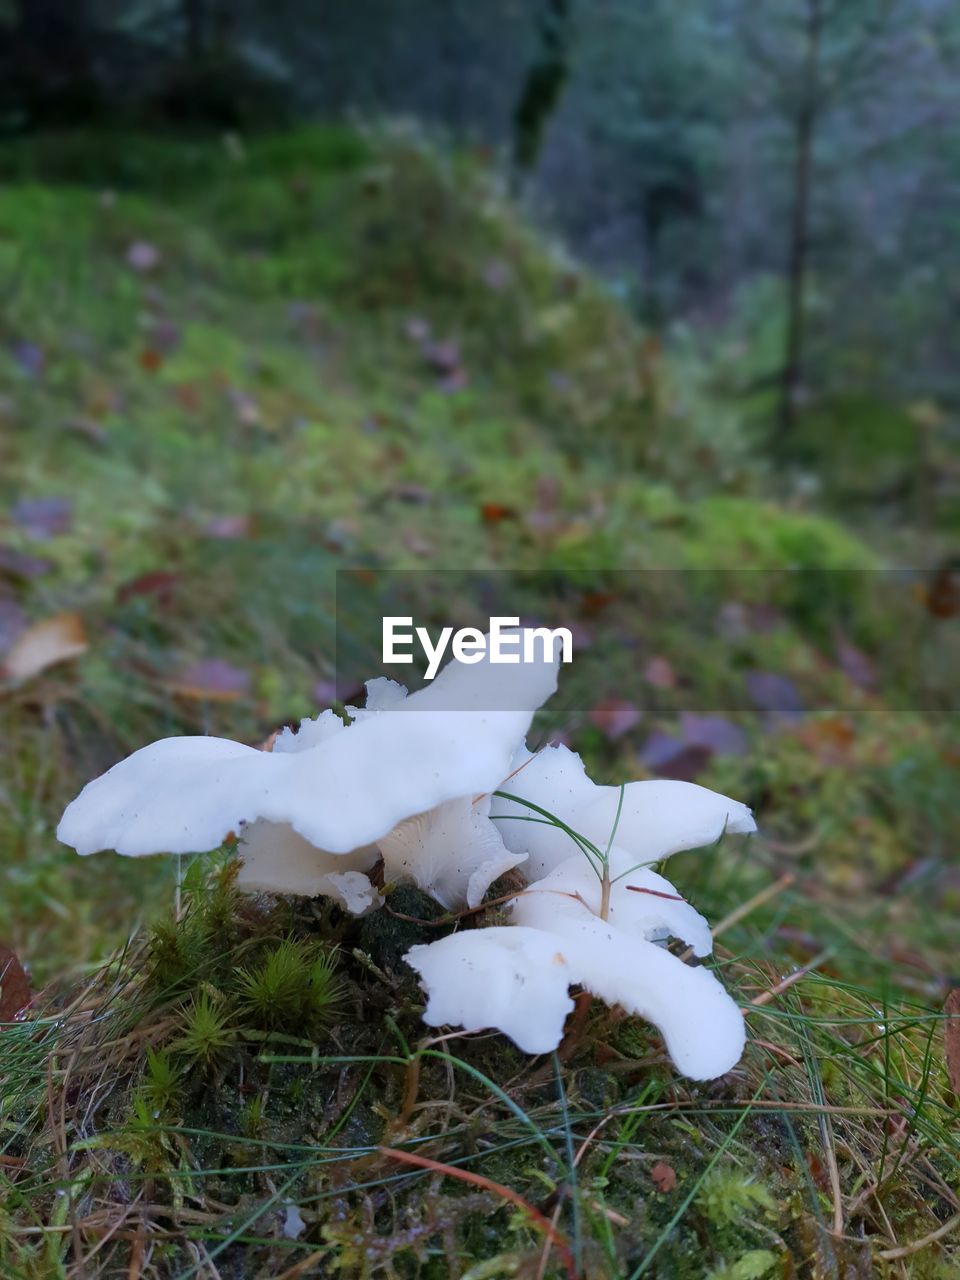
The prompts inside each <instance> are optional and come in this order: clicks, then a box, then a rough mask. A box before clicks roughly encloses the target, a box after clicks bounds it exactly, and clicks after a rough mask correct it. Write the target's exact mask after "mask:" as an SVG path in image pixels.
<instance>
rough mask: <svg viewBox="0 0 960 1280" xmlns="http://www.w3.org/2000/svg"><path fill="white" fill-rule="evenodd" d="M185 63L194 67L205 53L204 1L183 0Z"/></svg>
mask: <svg viewBox="0 0 960 1280" xmlns="http://www.w3.org/2000/svg"><path fill="white" fill-rule="evenodd" d="M183 25H184V30H185V32H186V37H187V39H186V55H187V61H188V62H189V63H191V64H193V65H194V66H195V65H196V64H197V63H199V62H200V60H201V59H202V58H203V55H204V54H205V53H206V48H207V41H206V5H205V3H204V0H183Z"/></svg>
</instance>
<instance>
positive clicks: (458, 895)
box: [380, 796, 526, 908]
mask: <svg viewBox="0 0 960 1280" xmlns="http://www.w3.org/2000/svg"><path fill="white" fill-rule="evenodd" d="M489 812H490V797H489V796H483V797H481V798H480V799H479V800H476V801H474V800H472V799H471V798H470V797H469V796H465V797H462V798H461V799H459V800H449V801H447V803H446V804H442V805H439V806H438V807H437V808H436V809H433V810H431V812H430V813H420V814H417V816H416V817H414V818H408V819H407V820H406V822H401V823H400V824H399V825H398V826H396V827H394V829H393V830H392V831H391V832H390V833H389V835H387V836H385V837H384V838H383V839H382V840H381V841H380V852H381V853H382V854H383V869H384V876H385V878H386V880H387V881H388V882H389V881H394V882H401V883H402V882H404V881H407V882H411V881H412V883H413V884H415V885H417V886H418V888H420V889H424V890H426V892H427V893H429V894H430V895H431V896H432V897H434V898H436V900H437V901H438V902H439V903H440V904H441V905H442V906H444V907H447V908H453V907H461V906H468V907H476V906H479V905H480V903H481V902H482V901H483V897H484V894H485V893H486V892H487V889H489V887H490V885H491V884H492V883H493V881H494V880H496V879H497V877H498V876H502V875H503V873H504V872H505V871H509V870H510V869H511V868H512V867H516V866H518V865H519V864H520V863H522V862H523V861H525V859H526V854H523V853H511V852H510V850H509V849H507V848H506V847H505V845H504V843H503V837H502V836H501V835H500V832H499V831H498V830H497V828H496V827H495V826H494V824H493V823H492V822H491V821H490V819H489V817H488V815H489Z"/></svg>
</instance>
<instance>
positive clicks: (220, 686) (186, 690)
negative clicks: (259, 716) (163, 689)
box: [171, 658, 251, 702]
mask: <svg viewBox="0 0 960 1280" xmlns="http://www.w3.org/2000/svg"><path fill="white" fill-rule="evenodd" d="M250 684H251V679H250V672H249V671H244V670H243V668H242V667H235V666H234V665H233V663H232V662H227V661H226V659H224V658H207V659H205V660H204V661H202V662H195V663H193V664H192V665H191V666H189V667H186V668H185V669H184V670H183V671H181V672H180V674H179V675H178V676H177V677H176V678H175V679H174V680H173V681H172V682H171V687H172V689H173V691H174V693H178V694H179V695H180V696H181V697H182V698H193V699H196V700H197V701H198V702H200V701H205V702H234V701H236V699H237V698H242V697H243V695H244V694H246V693H248V692H249V691H250Z"/></svg>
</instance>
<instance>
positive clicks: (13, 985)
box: [0, 945, 33, 1022]
mask: <svg viewBox="0 0 960 1280" xmlns="http://www.w3.org/2000/svg"><path fill="white" fill-rule="evenodd" d="M32 999H33V992H32V991H31V990H30V979H29V978H28V977H27V974H26V970H25V969H24V967H23V965H22V964H21V963H20V961H19V960H18V959H17V956H16V953H15V952H14V951H12V950H11V949H10V948H9V947H5V946H2V945H0V1022H12V1021H13V1020H14V1018H15V1017H16V1016H17V1014H18V1013H19V1012H20V1010H21V1009H25V1008H26V1007H27V1005H28V1004H29V1003H30V1001H31V1000H32Z"/></svg>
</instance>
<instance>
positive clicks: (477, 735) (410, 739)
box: [57, 660, 557, 910]
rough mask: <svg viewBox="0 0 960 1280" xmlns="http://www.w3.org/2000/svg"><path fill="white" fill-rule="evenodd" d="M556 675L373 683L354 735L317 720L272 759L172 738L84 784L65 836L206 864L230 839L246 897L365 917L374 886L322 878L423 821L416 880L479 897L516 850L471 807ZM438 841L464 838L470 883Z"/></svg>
mask: <svg viewBox="0 0 960 1280" xmlns="http://www.w3.org/2000/svg"><path fill="white" fill-rule="evenodd" d="M556 679H557V663H556V662H546V661H544V660H541V661H538V662H531V663H524V664H520V665H514V666H501V665H495V664H492V663H490V662H489V661H484V662H480V663H474V664H469V665H468V664H465V663H459V662H456V661H454V662H451V663H450V664H449V665H448V666H447V667H446V668H445V669H444V671H442V672H441V673H440V675H439V676H438V677H437V679H436V680H434V681H433V683H432V684H431V685H429V686H428V687H427V688H425V689H422V690H420V691H419V692H417V693H414V694H412V695H410V696H409V697H408V696H407V694H406V690H405V689H403V688H402V686H400V685H396V684H394V683H393V682H392V681H386V680H376V681H371V684H370V688H369V700H368V706H367V707H365V708H364V709H363V710H362V711H360V712H354V715H355V723H353V724H351V725H344V724H343V722H342V721H341V720H340V719H339V717H337V716H335V715H334V714H333V713H332V712H324V713H323V715H321V716H319V717H317V719H316V720H307V721H304V722H303V723H302V724H301V726H300V730H299V732H298V733H296V734H294V733H292V732H290V731H289V730H287V731H285V732H284V733H282V734H280V735H278V737H277V739H276V742H275V743H274V747H273V750H272V751H258V750H256V749H255V748H253V747H248V746H244V745H243V744H242V743H239V742H231V741H229V740H227V739H224V738H211V737H183V738H165V739H162V740H161V741H159V742H155V743H153V744H152V745H151V746H148V747H144V748H142V749H141V750H140V751H136V752H134V754H133V755H132V756H130V757H129V758H128V759H126V760H123V761H121V762H120V763H119V764H117V765H114V767H113V768H112V769H110V770H109V771H108V772H107V773H105V774H104V775H103V776H102V777H100V778H97V779H96V780H95V781H93V782H91V783H88V785H87V786H86V787H85V788H84V789H83V791H82V792H81V793H80V795H79V796H78V797H77V798H76V799H75V800H74V801H73V802H72V803H71V804H70V805H68V807H67V810H66V812H65V813H64V815H63V818H62V819H61V822H60V826H59V827H58V829H57V835H58V838H59V839H60V840H62V841H63V842H64V843H65V844H69V845H72V846H73V847H74V848H75V849H76V850H77V852H78V853H81V854H89V853H95V852H97V851H98V850H100V849H115V850H116V851H117V853H121V854H125V855H127V856H130V857H139V856H142V855H145V854H151V853H199V852H203V851H205V850H208V849H214V848H217V847H218V846H219V845H220V844H221V843H222V842H223V840H224V839H225V838H226V837H227V835H228V834H229V833H230V832H234V833H236V834H238V835H240V836H241V848H240V852H241V856H243V857H245V858H247V859H248V860H249V861H248V866H247V869H246V871H245V872H243V873H242V874H241V883H243V884H245V885H246V886H247V887H249V888H264V889H273V890H275V891H277V892H281V893H290V892H303V891H308V892H309V891H313V892H325V893H332V895H333V896H334V897H337V898H339V899H340V900H341V901H342V902H344V904H345V905H347V904H348V903H349V902H351V901H352V902H354V903H355V904H360V903H363V904H364V905H363V907H362V909H364V910H365V909H367V907H368V906H369V905H371V904H372V901H373V899H372V896H371V895H372V887H370V886H368V887H366V888H365V887H364V886H363V884H362V883H361V882H359V881H358V880H356V879H351V880H349V881H344V880H342V879H340V880H330V879H329V878H328V877H329V876H330V875H331V874H333V875H335V876H342V875H344V874H351V875H353V876H358V875H363V872H364V871H365V870H367V869H369V867H370V866H371V865H372V861H373V860H375V858H371V854H370V846H374V845H377V844H378V842H380V841H384V840H385V838H386V837H388V836H389V835H390V833H391V832H393V831H394V829H395V828H396V827H397V826H398V824H401V823H404V822H406V821H407V820H408V819H410V818H414V817H415V816H416V815H427V816H428V819H429V822H428V821H427V820H424V821H422V822H420V823H419V824H418V825H417V828H416V838H415V839H414V838H412V837H411V836H410V833H409V831H408V838H407V840H406V855H405V856H406V859H407V863H408V867H407V872H408V877H407V878H409V879H412V880H414V881H415V882H416V883H418V884H422V885H423V887H425V888H430V887H431V886H432V884H433V881H432V879H431V877H430V875H428V874H426V873H425V872H421V871H420V869H419V866H418V865H415V864H417V863H418V861H419V860H420V859H422V860H423V861H424V862H430V864H431V865H432V866H434V867H435V868H436V872H437V876H438V884H439V885H440V895H439V896H441V898H443V899H445V900H446V901H448V902H450V903H451V904H452V903H454V902H461V901H463V902H466V901H468V900H470V899H475V900H478V895H479V896H482V894H483V892H484V891H485V889H486V887H487V884H489V883H490V880H492V879H495V878H496V876H497V875H499V874H500V873H501V871H502V870H505V869H506V868H507V867H508V866H512V865H515V864H516V863H517V862H518V861H521V860H522V853H521V854H516V853H509V852H508V851H506V850H505V849H504V848H503V846H502V842H501V840H500V837H499V836H498V834H497V832H496V831H495V830H494V829H492V828H491V829H490V830H489V831H486V832H484V833H483V835H482V838H481V831H480V828H479V826H478V825H477V824H478V823H479V814H478V816H477V818H476V820H474V819H472V818H471V816H470V806H471V804H472V802H473V800H474V798H475V797H477V796H479V795H481V794H484V793H489V792H490V791H492V790H493V789H494V788H495V787H496V786H497V785H498V784H499V783H500V781H501V779H502V778H504V777H505V775H506V774H507V773H508V772H509V769H510V761H511V759H512V757H513V755H514V753H515V752H516V750H517V748H518V744H519V743H520V742H522V740H523V736H524V734H525V733H526V732H527V729H528V728H529V726H530V721H531V719H532V717H533V712H534V711H535V710H536V708H537V707H538V706H540V704H541V703H542V702H543V701H544V700H545V699H546V698H548V697H549V696H550V694H551V693H552V692H553V691H554V689H555V688H556ZM454 800H461V801H463V802H464V805H465V809H464V814H463V821H461V822H459V823H457V824H456V827H457V830H456V831H454V830H453V829H452V828H451V827H450V823H449V819H450V814H451V811H449V810H447V809H446V808H443V807H442V806H446V805H447V804H448V803H449V802H450V801H454ZM433 811H437V813H436V814H435V815H434V817H433V818H430V815H431V814H432V812H433ZM433 821H436V822H438V824H439V825H437V826H436V828H435V829H431V827H430V825H429V824H430V823H432V822H433ZM483 821H484V822H485V821H486V819H485V818H484V819H483ZM468 828H469V830H468ZM445 833H446V835H450V836H456V837H457V838H459V837H460V836H466V837H468V838H469V840H470V842H471V847H472V850H473V852H470V851H468V850H466V849H464V850H463V851H462V853H463V856H461V858H460V864H459V865H462V868H463V873H462V874H459V875H458V874H456V873H454V872H453V871H451V870H450V868H449V866H448V865H447V864H446V861H445V860H444V859H443V853H444V850H445V849H446V850H447V851H448V852H449V853H450V855H451V858H452V859H454V860H455V859H456V858H457V857H458V849H457V848H456V847H452V848H450V847H449V846H448V843H445V840H444V836H445ZM294 836H296V837H299V839H294V838H293V837H294ZM402 845H404V837H403V835H402V834H401V836H400V837H399V839H398V840H397V841H395V842H394V843H393V844H389V842H388V848H391V849H393V848H399V847H400V846H402ZM311 850H312V851H313V853H312V854H311ZM481 854H482V856H481ZM344 855H350V858H349V859H348V861H346V862H344V863H342V869H341V868H335V863H333V862H331V859H335V858H341V857H343V856H344ZM311 857H312V858H313V860H314V862H313V865H312V866H311V865H310V860H311ZM441 863H443V865H442V866H441ZM484 877H487V879H486V881H485V882H484ZM350 909H353V908H350Z"/></svg>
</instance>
